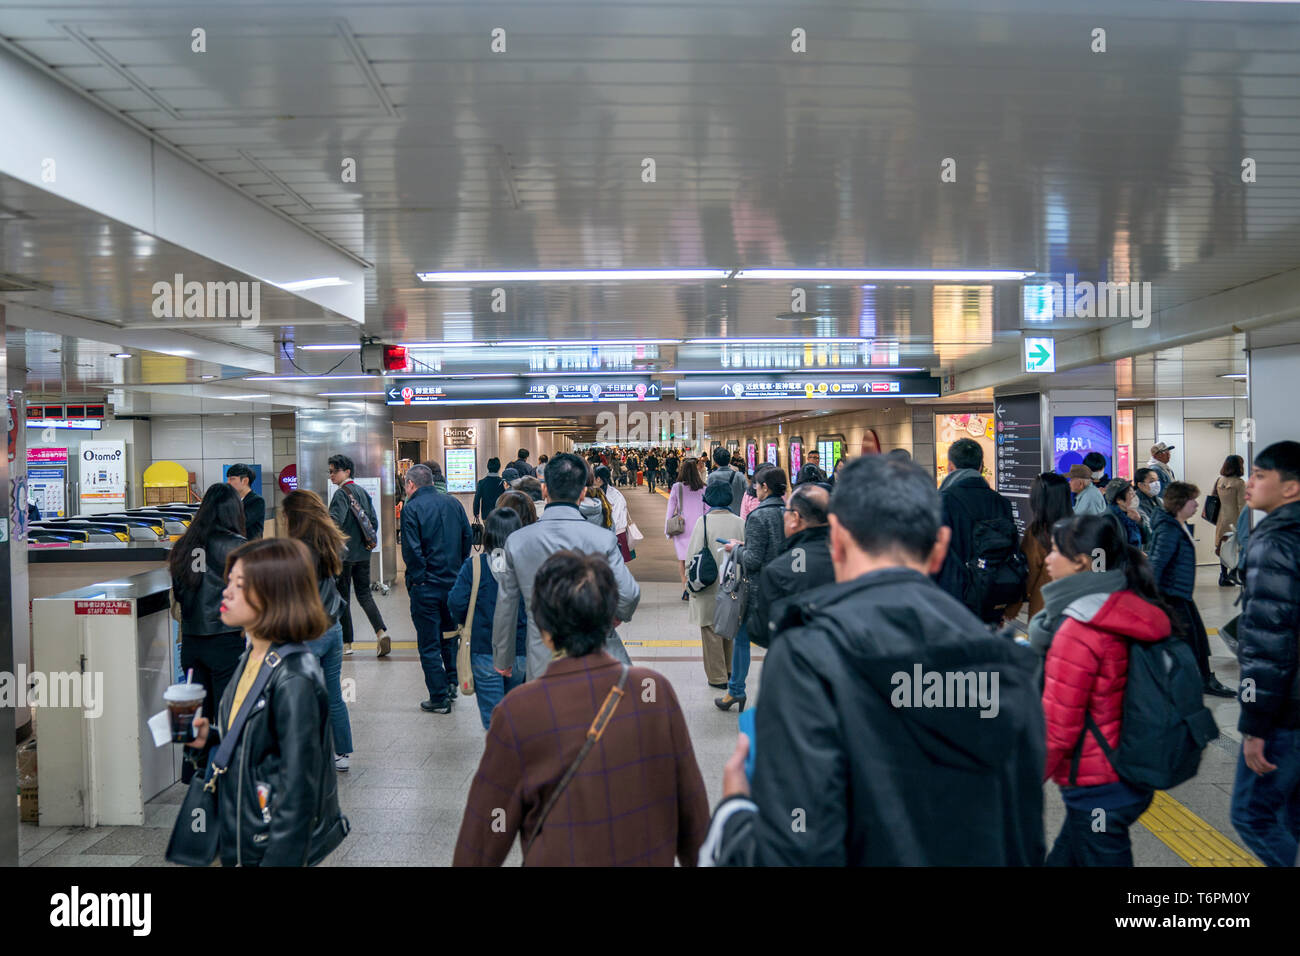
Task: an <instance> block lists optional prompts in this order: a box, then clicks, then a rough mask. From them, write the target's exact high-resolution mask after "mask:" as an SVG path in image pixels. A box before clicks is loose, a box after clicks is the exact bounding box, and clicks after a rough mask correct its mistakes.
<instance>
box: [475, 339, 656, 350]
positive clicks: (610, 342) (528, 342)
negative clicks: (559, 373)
mask: <svg viewBox="0 0 1300 956" xmlns="http://www.w3.org/2000/svg"><path fill="white" fill-rule="evenodd" d="M681 341H682V340H681V339H562V340H556V341H551V340H549V339H503V340H501V341H499V342H496V343H494V344H495V345H496V346H497V348H521V349H522V348H548V347H550V346H555V347H557V348H566V347H569V346H576V347H578V348H586V347H588V346H590V347H592V348H604V347H606V346H609V347H620V346H632V345H680V344H681Z"/></svg>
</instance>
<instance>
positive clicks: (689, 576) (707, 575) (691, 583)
mask: <svg viewBox="0 0 1300 956" xmlns="http://www.w3.org/2000/svg"><path fill="white" fill-rule="evenodd" d="M703 521H704V547H702V548H700V550H698V551H696V552H695V553H694V554H693V555H691V563H690V564H688V565H687V566H686V587H687V588H688V589H689V590H690V591H692V592H693V593H695V594H698V593H699V592H701V591H703V590H704V589H705V588H708V587H710V586H711V585H712V584H714V583H715V582H716V581H717V580H718V562H717V561H716V560H715V559H714V557H713V548H712V547H711V544H712V542H711V541H710V540H709V516H708V515H707V514H706V515H704V517H703Z"/></svg>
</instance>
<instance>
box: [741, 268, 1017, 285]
mask: <svg viewBox="0 0 1300 956" xmlns="http://www.w3.org/2000/svg"><path fill="white" fill-rule="evenodd" d="M1031 275H1033V273H1032V272H1028V271H1026V270H1024V269H741V270H740V271H739V272H737V273H736V278H737V279H807V280H809V281H819V280H820V281H824V282H837V281H838V282H1018V281H1019V280H1021V279H1024V278H1025V277H1026V276H1031Z"/></svg>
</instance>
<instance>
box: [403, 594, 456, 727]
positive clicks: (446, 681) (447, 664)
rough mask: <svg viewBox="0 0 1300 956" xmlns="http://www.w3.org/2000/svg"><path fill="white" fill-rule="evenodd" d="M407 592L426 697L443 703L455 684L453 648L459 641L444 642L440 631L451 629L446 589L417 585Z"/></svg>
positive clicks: (436, 702) (454, 654) (437, 702)
mask: <svg viewBox="0 0 1300 956" xmlns="http://www.w3.org/2000/svg"><path fill="white" fill-rule="evenodd" d="M409 593H410V595H411V623H413V624H414V625H415V643H416V646H417V647H418V648H419V649H420V668H421V669H422V670H423V671H424V686H425V688H426V689H427V690H428V691H429V700H431V701H433V702H434V703H435V704H442V703H445V702H446V700H447V698H448V697H449V696H450V694H451V688H452V686H454V685H455V683H456V651H457V649H458V647H459V644H460V642H459V641H454V640H453V641H444V640H443V639H442V632H443V631H450V630H451V629H452V620H451V612H450V611H449V610H448V609H447V592H446V591H440V590H437V589H436V588H432V587H429V586H428V585H425V584H417V585H415V586H414V587H411V588H410V590H409Z"/></svg>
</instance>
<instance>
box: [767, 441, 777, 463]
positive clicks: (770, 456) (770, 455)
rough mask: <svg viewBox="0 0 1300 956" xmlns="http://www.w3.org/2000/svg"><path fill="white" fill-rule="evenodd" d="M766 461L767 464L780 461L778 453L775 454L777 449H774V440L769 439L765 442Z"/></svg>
mask: <svg viewBox="0 0 1300 956" xmlns="http://www.w3.org/2000/svg"><path fill="white" fill-rule="evenodd" d="M767 463H768V464H769V465H779V464H780V461H778V455H777V450H776V442H774V441H770V442H768V443H767Z"/></svg>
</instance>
